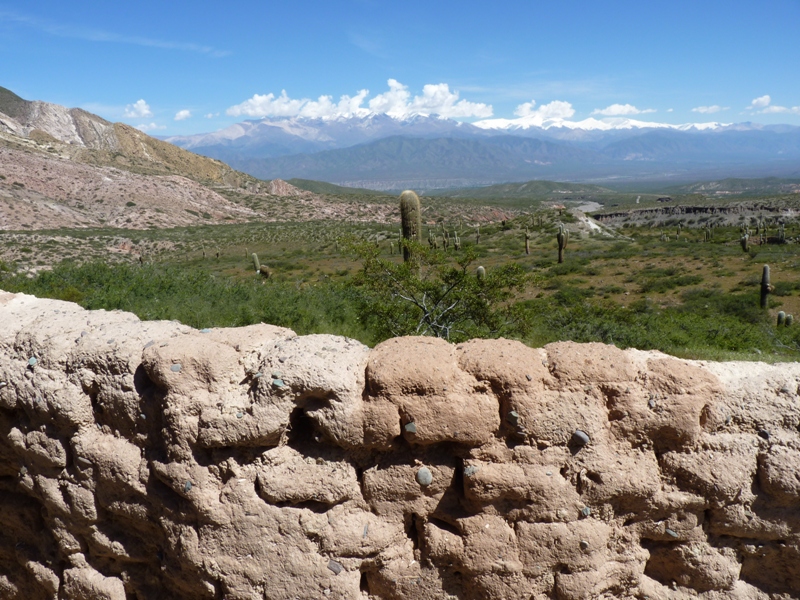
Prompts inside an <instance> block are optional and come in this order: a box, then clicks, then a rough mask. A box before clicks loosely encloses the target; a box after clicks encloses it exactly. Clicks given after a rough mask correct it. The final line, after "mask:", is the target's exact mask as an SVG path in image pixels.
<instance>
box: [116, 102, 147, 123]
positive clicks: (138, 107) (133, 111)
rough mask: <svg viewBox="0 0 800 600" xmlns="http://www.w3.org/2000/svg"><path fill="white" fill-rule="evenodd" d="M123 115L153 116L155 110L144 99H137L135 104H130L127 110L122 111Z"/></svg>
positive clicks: (133, 116)
mask: <svg viewBox="0 0 800 600" xmlns="http://www.w3.org/2000/svg"><path fill="white" fill-rule="evenodd" d="M122 116H123V117H127V118H128V119H144V118H146V117H152V116H153V111H151V110H150V105H149V104H147V102H145V101H144V100H137V101H136V102H134V103H133V104H128V105H127V106H126V107H125V112H124V113H122Z"/></svg>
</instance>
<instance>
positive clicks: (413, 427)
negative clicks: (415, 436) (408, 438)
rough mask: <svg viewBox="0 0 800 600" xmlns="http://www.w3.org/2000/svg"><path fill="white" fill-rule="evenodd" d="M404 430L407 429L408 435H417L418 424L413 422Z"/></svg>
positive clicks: (407, 424) (406, 425)
mask: <svg viewBox="0 0 800 600" xmlns="http://www.w3.org/2000/svg"><path fill="white" fill-rule="evenodd" d="M403 429H405V430H406V431H407V432H408V433H417V424H416V423H414V422H413V421H412V422H411V423H406V424H405V427H403Z"/></svg>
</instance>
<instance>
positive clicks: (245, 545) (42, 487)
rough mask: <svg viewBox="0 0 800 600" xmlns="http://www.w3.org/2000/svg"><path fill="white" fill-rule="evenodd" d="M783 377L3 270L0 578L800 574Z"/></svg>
mask: <svg viewBox="0 0 800 600" xmlns="http://www.w3.org/2000/svg"><path fill="white" fill-rule="evenodd" d="M798 386H800V365H798V364H784V365H777V366H770V365H766V364H763V363H756V364H745V363H698V362H689V361H683V360H677V359H674V358H671V357H669V356H666V355H663V354H659V353H656V352H640V351H637V350H627V351H622V350H619V349H617V348H615V347H613V346H604V345H601V344H587V345H580V344H574V343H570V342H562V343H556V344H551V345H549V346H546V347H544V348H539V349H534V348H528V347H525V346H523V345H521V344H519V343H517V342H511V341H507V340H473V341H470V342H467V343H464V344H460V345H458V346H454V345H450V344H448V343H447V342H444V341H442V340H437V339H431V338H398V339H393V340H389V341H387V342H384V343H382V344H381V345H379V346H377V347H376V348H374V349H372V350H370V349H369V348H367V347H365V346H362V345H361V344H359V343H357V342H354V341H352V340H348V339H345V338H339V337H334V336H329V335H313V336H305V337H298V336H296V335H294V334H293V333H292V332H291V331H289V330H286V329H280V328H276V327H272V326H268V325H256V326H251V327H246V328H241V329H213V330H201V331H197V330H193V329H191V328H189V327H185V326H182V325H180V324H178V323H176V322H140V321H139V320H138V319H137V318H136V317H135V316H133V315H131V314H128V313H122V312H111V313H109V312H105V311H94V312H90V311H85V310H83V309H81V308H80V307H78V306H77V305H74V304H69V303H65V302H59V301H52V300H40V299H36V298H33V297H30V296H23V295H13V294H6V293H2V292H0V597H2V598H4V599H7V600H22V599H25V600H39V599H55V598H59V599H62V600H78V599H81V600H82V599H85V598H104V599H107V600H132V599H139V600H144V599H149V598H156V597H170V598H197V599H202V598H208V599H209V600H212V599H216V598H228V599H236V600H240V599H241V600H245V599H255V598H271V599H279V598H281V599H282V598H347V599H357V598H361V599H366V598H372V599H376V600H377V599H393V600H394V599H403V598H408V599H414V600H422V599H443V600H444V599H453V598H459V599H462V600H473V599H474V600H478V599H481V600H482V599H486V598H490V599H499V598H506V599H509V600H511V599H513V600H523V599H524V600H531V599H534V600H546V599H562V600H563V599H575V600H578V599H586V600H589V599H611V598H623V599H633V598H637V599H641V598H654V599H655V598H657V599H679V598H703V599H706V600H722V599H723V598H724V599H731V598H733V599H742V600H744V599H752V600H761V599H764V600H767V599H774V600H778V599H785V598H792V597H797V590H798V589H800V511H798V502H799V501H800V484H798V481H800V467H799V465H800V435H799V434H798V427H800V410H798V408H799V406H800V396H798V391H799V390H798Z"/></svg>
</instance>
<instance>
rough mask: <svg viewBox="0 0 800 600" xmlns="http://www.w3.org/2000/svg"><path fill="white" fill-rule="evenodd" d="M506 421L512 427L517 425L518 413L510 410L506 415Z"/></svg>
mask: <svg viewBox="0 0 800 600" xmlns="http://www.w3.org/2000/svg"><path fill="white" fill-rule="evenodd" d="M506 421H508V422H509V423H511V424H512V425H516V424H517V423H519V413H518V412H517V411H515V410H512V411H511V412H509V413H508V414H507V415H506Z"/></svg>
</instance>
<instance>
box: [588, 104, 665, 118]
mask: <svg viewBox="0 0 800 600" xmlns="http://www.w3.org/2000/svg"><path fill="white" fill-rule="evenodd" d="M654 112H656V109H655V108H645V109H639V108H636V107H635V106H634V105H633V104H612V105H611V106H607V107H605V108H596V109H594V110H593V111H592V114H593V115H604V116H606V117H622V116H625V115H644V114H647V113H654Z"/></svg>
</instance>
